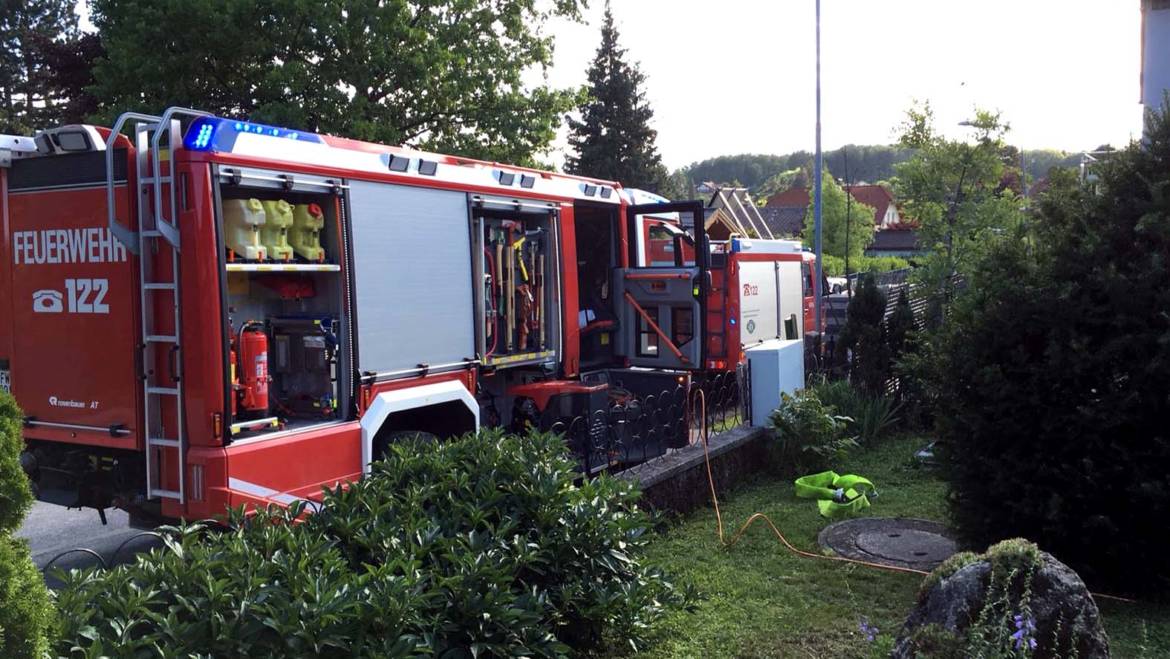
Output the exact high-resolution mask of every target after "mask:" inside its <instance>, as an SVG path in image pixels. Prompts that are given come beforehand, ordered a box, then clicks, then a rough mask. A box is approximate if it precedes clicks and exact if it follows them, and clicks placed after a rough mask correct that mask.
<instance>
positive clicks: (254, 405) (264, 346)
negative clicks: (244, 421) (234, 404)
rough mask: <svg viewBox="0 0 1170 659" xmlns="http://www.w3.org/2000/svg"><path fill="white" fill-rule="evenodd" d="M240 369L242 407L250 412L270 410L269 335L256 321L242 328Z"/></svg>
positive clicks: (239, 339)
mask: <svg viewBox="0 0 1170 659" xmlns="http://www.w3.org/2000/svg"><path fill="white" fill-rule="evenodd" d="M237 340H238V342H239V360H240V362H239V366H238V368H239V370H240V383H241V386H242V395H241V396H240V407H242V408H243V409H244V410H247V411H249V412H267V411H268V382H269V381H270V380H271V378H270V377H269V375H268V335H267V334H265V333H264V328H263V326H261V325H260V324H259V323H258V322H256V321H248V322H247V323H244V326H243V327H241V328H240V334H239V337H238V339H237Z"/></svg>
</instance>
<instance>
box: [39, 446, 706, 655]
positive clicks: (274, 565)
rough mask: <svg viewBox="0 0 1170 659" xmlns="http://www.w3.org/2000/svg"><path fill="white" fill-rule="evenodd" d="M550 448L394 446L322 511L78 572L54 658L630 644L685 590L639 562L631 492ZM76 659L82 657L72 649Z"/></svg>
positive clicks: (205, 535) (511, 651)
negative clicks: (584, 475) (579, 478)
mask: <svg viewBox="0 0 1170 659" xmlns="http://www.w3.org/2000/svg"><path fill="white" fill-rule="evenodd" d="M576 475H577V474H576V473H575V472H574V471H573V468H572V463H571V462H570V461H568V460H567V459H566V458H565V457H564V443H563V441H562V440H560V439H559V438H557V437H555V436H547V435H530V436H528V437H523V438H521V437H511V436H509V437H501V436H500V435H499V434H493V433H483V434H481V435H479V436H469V437H465V438H462V439H459V440H453V441H450V442H444V443H440V444H430V445H425V444H419V443H416V442H408V443H405V444H401V445H395V446H393V447H392V448H391V451H390V453H389V455H388V456H387V458H386V460H385V461H384V462H382V463H379V464H377V465H375V468H374V472H373V473H372V474H371V475H369V476H368V477H366V478H364V479H362V480H361V481H359V482H357V483H354V484H352V485H351V486H350V487H349V488H348V489H345V488H338V489H335V490H331V491H328V492H327V493H326V496H325V499H324V502H323V505H322V508H321V510H320V511H319V512H317V513H315V514H313V515H311V516H309V517H308V518H307V519H305V520H304V521H302V522H299V523H294V521H293V520H294V518H295V516H296V514H297V512H298V511H297V510H293V511H287V512H286V511H280V510H271V511H266V512H262V513H260V514H257V515H256V516H255V517H254V518H252V519H250V520H248V521H247V522H246V523H245V522H244V520H243V518H242V517H240V516H239V515H237V516H236V518H235V520H234V527H233V528H232V529H231V530H228V531H225V532H223V533H213V532H209V531H207V530H204V529H201V528H200V527H198V526H192V527H183V528H180V529H175V530H172V531H171V532H170V533H169V534H168V539H167V543H166V545H165V546H164V547H163V548H161V549H159V550H155V551H154V552H151V553H150V554H145V555H140V556H139V557H138V559H137V560H136V562H135V563H134V564H132V565H127V566H120V567H117V568H114V569H112V570H109V571H99V570H90V571H87V572H74V573H72V574H71V575H69V576H67V577H66V580H67V583H66V586H65V588H64V590H63V591H62V594H61V596H60V600H59V601H60V608H61V610H62V612H63V614H64V618H65V620H66V625H67V628H66V630H65V633H64V634H63V637H62V640H61V642H60V643H59V644H58V647H57V650H58V652H59V653H61V654H63V655H68V654H70V653H71V652H72V654H74V655H76V656H94V655H99V654H102V653H110V652H114V653H117V654H120V655H122V656H126V655H134V654H135V653H139V655H136V656H163V655H164V654H166V656H171V655H175V656H187V655H188V654H194V653H198V654H201V655H202V656H207V655H211V656H248V655H262V656H282V657H317V656H323V657H349V656H362V657H397V656H440V655H446V654H447V653H450V656H519V655H526V656H558V655H564V654H566V653H568V652H570V649H571V648H572V649H575V650H600V649H605V648H606V647H609V646H610V645H612V644H615V643H617V642H621V643H623V644H627V645H632V646H634V647H635V648H636V647H638V646H639V643H640V641H641V640H642V639H643V638H644V637H645V635H646V633H647V632H648V631H649V630H650V629H651V627H652V625H653V624H654V623H655V622H656V621H657V620H658V618H659V617H660V616H661V615H662V614H663V613H664V612H665V610H666V609H668V608H670V607H675V606H679V605H682V604H683V603H684V601H685V598H684V596H683V595H681V594H679V593H678V592H676V589H675V588H674V587H673V586H672V584H671V583H670V582H669V581H668V580H667V579H666V578H665V577H664V576H663V575H662V574H661V573H660V572H658V571H657V570H655V569H653V568H651V567H648V566H646V565H643V564H642V563H641V562H640V560H639V559H638V553H639V551H640V549H641V548H642V547H643V546H644V545H645V543H646V542H647V540H648V538H647V537H645V535H644V534H645V533H646V531H647V528H648V518H647V516H646V515H645V514H644V513H642V512H640V511H638V510H637V508H636V507H635V506H634V502H635V500H636V497H637V494H636V492H635V490H634V489H633V488H632V487H631V486H630V485H628V484H625V483H623V482H619V481H617V480H614V479H611V478H608V477H603V478H599V479H596V480H590V481H586V482H584V483H582V484H580V485H575V484H574V480H575V477H576ZM74 647H76V648H77V649H76V650H73V648H74Z"/></svg>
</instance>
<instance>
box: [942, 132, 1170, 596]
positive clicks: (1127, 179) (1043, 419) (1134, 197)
mask: <svg viewBox="0 0 1170 659" xmlns="http://www.w3.org/2000/svg"><path fill="white" fill-rule="evenodd" d="M1168 114H1170V113H1165V112H1164V113H1163V114H1162V116H1161V117H1159V118H1157V119H1154V120H1151V121H1150V123H1149V125H1148V128H1147V132H1146V137H1145V140H1144V141H1143V142H1141V143H1134V144H1133V145H1131V146H1130V147H1129V148H1127V149H1126V150H1125V151H1123V152H1120V153H1118V154H1117V155H1115V156H1113V157H1111V158H1110V159H1109V161H1108V162H1105V163H1102V164H1101V165H1100V166H1099V167H1098V169H1097V170H1096V173H1097V174H1098V175H1099V180H1098V182H1097V189H1096V190H1087V189H1082V188H1081V187H1080V186H1079V183H1078V181H1077V180H1076V178H1075V176H1074V175H1073V174H1072V173H1071V172H1061V171H1054V173H1053V175H1052V176H1051V177H1050V181H1051V186H1050V188H1049V191H1048V192H1047V193H1046V195H1044V197H1042V199H1041V202H1040V203H1039V205H1038V206H1037V207H1036V209H1035V212H1034V214H1033V217H1032V218H1031V220H1030V226H1031V231H1032V235H1021V236H1018V237H1016V238H1014V239H1012V240H1005V241H1002V242H1001V243H997V246H996V247H995V248H994V249H992V250H990V253H989V254H988V255H987V256H986V257H984V259H983V260H982V261H981V262H980V263H979V264H978V267H977V268H976V269H975V270H973V271H972V272H971V273H970V276H969V278H968V286H967V290H966V291H965V292H963V293H961V294H960V295H959V297H958V299H957V300H956V301H955V303H954V304H953V305H952V306H951V308H950V310H949V313H948V314H947V317H946V322H945V323H944V325H943V326H942V327H941V328H940V329H939V330H938V331H937V332H936V333H934V334H933V335H932V336H931V337H930V340H929V342H928V344H927V345H926V346H924V352H923V355H922V359H921V360H919V366H920V368H921V370H920V374H921V376H922V382H923V383H924V385H925V386H926V388H927V391H926V392H925V398H926V399H927V400H930V401H932V402H933V404H934V410H933V411H934V417H935V423H936V427H937V430H938V435H939V439H940V440H941V446H942V448H943V449H944V450H943V451H942V452H941V455H940V457H941V459H942V467H943V468H944V475H945V476H946V478H947V479H948V480H949V482H950V486H951V493H952V496H951V497H950V501H951V502H952V512H953V519H954V521H955V522H956V524H957V525H958V530H959V531H960V533H961V535H962V536H963V539H964V540H965V541H967V542H968V543H970V544H986V543H990V542H994V541H995V540H998V539H1001V538H1005V537H1012V536H1024V537H1027V538H1029V539H1032V540H1035V541H1038V542H1039V543H1040V544H1041V545H1042V546H1044V547H1046V548H1047V549H1048V550H1049V551H1051V552H1052V553H1053V554H1054V555H1056V556H1057V557H1058V558H1059V559H1060V560H1061V561H1063V562H1065V563H1067V564H1069V565H1070V566H1071V567H1073V568H1074V569H1075V570H1077V571H1078V572H1079V573H1080V574H1082V575H1083V576H1084V577H1085V578H1086V580H1087V581H1089V582H1090V583H1092V582H1093V581H1096V582H1097V583H1099V584H1100V583H1102V582H1103V581H1105V580H1108V581H1111V582H1113V583H1112V584H1111V587H1113V588H1116V587H1118V586H1120V587H1122V588H1132V589H1136V590H1161V591H1162V592H1165V588H1166V586H1167V585H1170V553H1168V552H1166V551H1165V546H1164V538H1165V526H1166V525H1165V520H1166V519H1168V518H1170V481H1168V480H1167V474H1168V473H1170V432H1168V428H1170V426H1168V425H1167V423H1166V420H1167V419H1168V418H1170V316H1168V315H1167V313H1166V310H1167V309H1170V286H1168V285H1167V282H1170V259H1167V258H1166V255H1167V254H1170V195H1168V194H1167V190H1168V189H1170V116H1168Z"/></svg>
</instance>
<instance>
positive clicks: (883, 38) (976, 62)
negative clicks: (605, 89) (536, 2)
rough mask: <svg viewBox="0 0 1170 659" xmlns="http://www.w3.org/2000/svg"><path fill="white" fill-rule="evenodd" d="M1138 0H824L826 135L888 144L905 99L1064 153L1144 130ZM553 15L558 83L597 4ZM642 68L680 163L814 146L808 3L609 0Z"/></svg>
mask: <svg viewBox="0 0 1170 659" xmlns="http://www.w3.org/2000/svg"><path fill="white" fill-rule="evenodd" d="M1139 4H1140V3H1139V2H1138V0H976V1H960V0H823V1H822V7H821V12H822V14H821V58H822V59H821V77H822V104H823V107H822V131H823V133H822V140H823V144H824V147H825V148H826V149H831V148H836V147H840V146H841V145H843V144H888V143H891V142H892V141H893V135H894V128H895V127H896V126H897V124H898V123H899V122H900V121H901V119H902V115H903V113H904V112H905V110H906V108H907V107H909V105H910V103H911V102H912V100H913V99H922V100H929V101H930V102H931V104H932V105H933V106H934V108H935V113H936V116H937V118H938V123H939V126H940V127H942V128H944V130H949V131H951V132H953V133H955V134H956V135H957V134H961V132H962V130H963V129H961V128H958V127H957V126H956V124H957V123H958V122H959V121H962V120H963V119H965V118H968V117H969V116H971V114H972V112H971V109H972V108H973V107H974V106H975V105H979V106H981V107H986V108H990V109H998V110H1001V111H1002V112H1003V114H1004V117H1005V118H1006V119H1007V120H1008V122H1009V123H1010V124H1011V126H1012V131H1011V133H1009V135H1008V138H1009V140H1011V141H1012V142H1013V143H1015V144H1019V145H1022V146H1024V147H1026V148H1055V149H1064V150H1069V151H1077V150H1085V149H1091V148H1093V147H1095V146H1097V145H1099V144H1103V143H1106V142H1108V143H1112V144H1114V145H1122V144H1124V143H1125V142H1126V141H1127V140H1128V139H1130V137H1131V136H1136V135H1139V134H1140V132H1141V106H1140V105H1139V102H1138V101H1139V93H1140V88H1139V86H1140V72H1141V52H1140V48H1141V46H1140V44H1141V34H1140V31H1141V12H1140V8H1139ZM590 5H591V7H590V9H589V10H588V12H587V19H588V24H585V25H580V24H573V23H570V22H558V23H557V24H556V25H554V26H552V28H553V30H554V31H553V34H555V36H556V61H555V65H554V67H553V69H552V71H551V72H550V81H551V82H552V84H554V85H556V86H569V85H579V84H584V82H585V70H586V68H587V67H588V65H589V62H590V61H591V60H592V58H593V54H594V52H595V51H596V49H597V45H598V43H599V41H600V33H599V26H600V22H601V13H602V9H603V7H604V2H603V0H590ZM612 7H613V13H614V16H615V18H616V20H617V22H618V29H619V31H620V33H621V43H622V44H623V45H624V46H625V47H626V48H627V49H628V51H629V56H630V57H631V58H632V59H634V60H636V61H638V62H640V63H641V69H642V71H643V73H645V74H646V76H647V78H648V80H647V87H646V95H647V98H648V99H649V101H650V103H651V104H652V106H653V108H654V111H655V119H656V128H657V129H658V146H659V149H660V150H661V152H662V156H663V159H664V161H665V162H666V164H667V166H669V167H670V168H672V169H674V168H677V167H680V166H683V165H687V164H690V163H692V162H694V161H696V160H702V159H704V158H708V157H712V156H717V155H723V154H734V153H786V152H789V151H795V150H798V149H807V150H812V148H813V144H814V128H815V116H816V115H815V107H816V106H815V98H816V97H815V89H816V87H815V53H816V50H815V36H814V35H815V33H814V26H815V12H814V7H815V4H814V0H717V1H712V0H612Z"/></svg>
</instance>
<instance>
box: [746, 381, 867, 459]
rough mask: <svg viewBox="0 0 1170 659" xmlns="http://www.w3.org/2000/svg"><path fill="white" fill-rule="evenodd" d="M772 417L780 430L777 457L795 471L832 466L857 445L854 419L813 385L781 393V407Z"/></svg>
mask: <svg viewBox="0 0 1170 659" xmlns="http://www.w3.org/2000/svg"><path fill="white" fill-rule="evenodd" d="M768 420H769V421H770V422H771V425H772V430H773V431H774V432H775V433H776V440H777V443H776V444H777V449H778V450H777V454H778V455H777V457H778V458H779V460H780V463H781V465H782V467H783V468H784V469H787V470H790V471H791V472H792V473H802V472H807V471H821V470H824V469H828V468H829V467H831V466H833V463H834V462H836V461H839V460H842V459H844V458H845V456H846V455H848V453H849V450H850V449H853V448H857V442H856V440H854V439H853V437H850V436H848V434H847V433H848V424H849V421H850V419H849V418H848V417H844V416H839V415H837V413H836V410H835V409H833V407H831V406H827V405H825V404H824V403H822V402H821V400H820V399H819V398H817V394H816V392H815V391H814V390H812V389H801V390H800V391H797V392H796V395H795V396H790V395H789V394H787V393H784V394H781V395H780V407H778V408H777V409H776V410H774V411H773V412H772V415H771V416H770V417H769V418H768Z"/></svg>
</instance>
